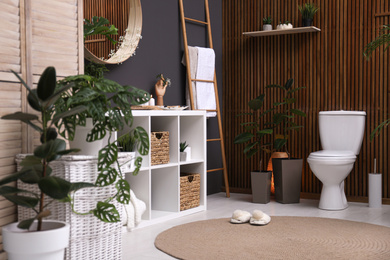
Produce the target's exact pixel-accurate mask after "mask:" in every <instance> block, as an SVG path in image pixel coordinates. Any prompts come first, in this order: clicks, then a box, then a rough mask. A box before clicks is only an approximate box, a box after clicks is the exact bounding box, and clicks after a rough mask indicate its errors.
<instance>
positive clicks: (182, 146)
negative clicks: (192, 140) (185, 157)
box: [180, 142, 188, 153]
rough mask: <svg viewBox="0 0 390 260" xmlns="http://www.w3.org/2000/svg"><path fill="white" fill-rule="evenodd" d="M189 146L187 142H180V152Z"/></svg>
mask: <svg viewBox="0 0 390 260" xmlns="http://www.w3.org/2000/svg"><path fill="white" fill-rule="evenodd" d="M187 147H188V144H187V142H182V143H180V152H181V153H182V152H184V151H185V149H186V148H187Z"/></svg>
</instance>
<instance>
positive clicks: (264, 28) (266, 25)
mask: <svg viewBox="0 0 390 260" xmlns="http://www.w3.org/2000/svg"><path fill="white" fill-rule="evenodd" d="M263 31H272V25H271V24H264V25H263Z"/></svg>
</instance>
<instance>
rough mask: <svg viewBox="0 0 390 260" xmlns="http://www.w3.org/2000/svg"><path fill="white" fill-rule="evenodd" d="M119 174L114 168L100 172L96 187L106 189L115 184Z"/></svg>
mask: <svg viewBox="0 0 390 260" xmlns="http://www.w3.org/2000/svg"><path fill="white" fill-rule="evenodd" d="M117 176H118V172H117V170H116V169H114V168H105V169H102V170H100V174H99V176H98V177H97V180H96V183H95V185H96V186H98V187H105V186H108V185H111V184H113V183H114V182H115V181H116V178H117Z"/></svg>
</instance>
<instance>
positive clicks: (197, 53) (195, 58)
mask: <svg viewBox="0 0 390 260" xmlns="http://www.w3.org/2000/svg"><path fill="white" fill-rule="evenodd" d="M188 54H189V59H190V70H191V78H193V79H202V80H214V75H215V52H214V50H213V49H210V48H201V47H190V46H189V47H188ZM186 91H187V92H186V93H187V94H186V98H187V105H188V106H190V105H191V104H190V103H191V102H190V96H189V91H188V88H187V89H186ZM192 93H193V97H194V106H195V107H193V108H191V109H208V110H215V109H216V107H217V106H216V102H215V91H214V83H210V82H200V81H193V82H192ZM216 115H217V113H216V112H207V117H215V116H216Z"/></svg>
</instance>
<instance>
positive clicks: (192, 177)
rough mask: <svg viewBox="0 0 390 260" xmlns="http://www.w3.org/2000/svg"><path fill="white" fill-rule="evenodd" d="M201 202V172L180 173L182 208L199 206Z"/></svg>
mask: <svg viewBox="0 0 390 260" xmlns="http://www.w3.org/2000/svg"><path fill="white" fill-rule="evenodd" d="M199 204H200V174H199V173H181V174H180V210H186V209H190V208H195V207H198V206H199Z"/></svg>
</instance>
